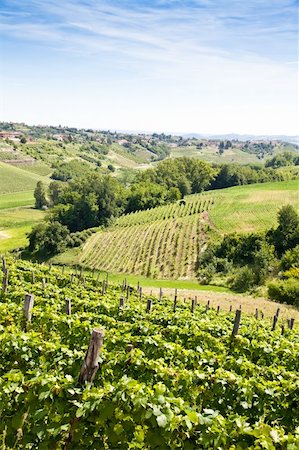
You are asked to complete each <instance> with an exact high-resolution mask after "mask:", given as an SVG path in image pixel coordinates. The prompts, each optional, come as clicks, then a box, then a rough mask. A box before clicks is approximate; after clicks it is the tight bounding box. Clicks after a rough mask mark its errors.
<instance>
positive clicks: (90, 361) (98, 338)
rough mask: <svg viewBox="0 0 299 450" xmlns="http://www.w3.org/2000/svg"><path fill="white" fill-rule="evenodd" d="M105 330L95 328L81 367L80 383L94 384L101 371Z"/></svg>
mask: <svg viewBox="0 0 299 450" xmlns="http://www.w3.org/2000/svg"><path fill="white" fill-rule="evenodd" d="M104 334H105V333H104V330H103V329H101V328H94V329H93V330H92V333H91V337H90V342H89V346H88V350H87V353H86V356H85V359H84V362H83V365H82V367H81V371H80V375H79V380H78V381H79V383H80V384H83V383H85V382H87V383H92V382H93V380H94V377H95V375H96V373H97V371H98V369H99V358H100V350H101V348H102V346H103V342H104Z"/></svg>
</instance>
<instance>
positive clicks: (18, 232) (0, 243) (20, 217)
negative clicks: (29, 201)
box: [0, 207, 45, 252]
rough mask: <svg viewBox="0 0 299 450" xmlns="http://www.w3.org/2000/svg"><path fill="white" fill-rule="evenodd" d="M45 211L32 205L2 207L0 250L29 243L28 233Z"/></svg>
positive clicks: (4, 250)
mask: <svg viewBox="0 0 299 450" xmlns="http://www.w3.org/2000/svg"><path fill="white" fill-rule="evenodd" d="M44 215H45V213H44V212H43V211H39V210H36V209H33V208H32V207H22V208H9V209H2V210H1V214H0V252H6V251H9V250H13V249H15V248H18V247H23V246H25V245H27V244H28V239H27V233H29V232H30V231H31V229H32V227H33V226H34V225H35V224H36V223H38V222H40V221H41V220H42V219H43V218H44Z"/></svg>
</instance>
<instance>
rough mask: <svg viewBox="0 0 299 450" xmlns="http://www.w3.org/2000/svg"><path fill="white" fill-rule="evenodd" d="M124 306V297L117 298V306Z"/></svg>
mask: <svg viewBox="0 0 299 450" xmlns="http://www.w3.org/2000/svg"><path fill="white" fill-rule="evenodd" d="M124 306H125V299H124V298H123V297H120V299H119V307H120V308H124Z"/></svg>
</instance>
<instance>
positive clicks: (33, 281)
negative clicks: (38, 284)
mask: <svg viewBox="0 0 299 450" xmlns="http://www.w3.org/2000/svg"><path fill="white" fill-rule="evenodd" d="M34 283H35V273H34V272H32V284H34Z"/></svg>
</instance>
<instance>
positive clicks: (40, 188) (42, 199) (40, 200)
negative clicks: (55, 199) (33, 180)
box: [34, 181, 49, 209]
mask: <svg viewBox="0 0 299 450" xmlns="http://www.w3.org/2000/svg"><path fill="white" fill-rule="evenodd" d="M34 198H35V208H36V209H42V208H43V207H46V206H48V204H49V202H48V200H47V191H46V188H45V185H44V183H43V182H42V181H38V182H37V184H36V188H35V190H34Z"/></svg>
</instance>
